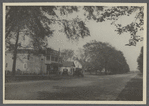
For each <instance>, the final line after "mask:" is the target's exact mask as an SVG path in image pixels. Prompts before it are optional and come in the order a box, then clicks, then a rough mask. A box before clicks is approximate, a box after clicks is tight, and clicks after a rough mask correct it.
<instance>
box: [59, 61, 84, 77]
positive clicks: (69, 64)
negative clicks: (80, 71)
mask: <svg viewBox="0 0 149 106" xmlns="http://www.w3.org/2000/svg"><path fill="white" fill-rule="evenodd" d="M76 68H82V65H81V64H80V62H78V61H77V60H74V61H64V62H62V67H60V73H61V74H62V73H63V71H64V70H65V69H67V70H68V75H73V73H74V71H75V70H76Z"/></svg>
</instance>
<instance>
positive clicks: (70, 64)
mask: <svg viewBox="0 0 149 106" xmlns="http://www.w3.org/2000/svg"><path fill="white" fill-rule="evenodd" d="M62 66H63V67H75V64H74V62H71V61H65V62H63V63H62Z"/></svg>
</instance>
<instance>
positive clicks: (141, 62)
mask: <svg viewBox="0 0 149 106" xmlns="http://www.w3.org/2000/svg"><path fill="white" fill-rule="evenodd" d="M137 62H138V69H139V70H140V72H141V73H143V47H141V51H140V55H139V57H138V59H137Z"/></svg>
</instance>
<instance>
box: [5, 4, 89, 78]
mask: <svg viewBox="0 0 149 106" xmlns="http://www.w3.org/2000/svg"><path fill="white" fill-rule="evenodd" d="M56 9H60V10H61V11H60V13H61V15H63V14H66V13H67V12H68V13H72V12H73V11H77V9H76V7H73V6H72V7H71V6H62V7H55V6H43V7H41V6H7V7H6V15H5V18H6V25H5V26H6V30H5V31H6V35H5V38H6V45H7V46H6V47H7V48H12V49H13V55H14V56H13V57H14V59H13V67H12V73H13V74H12V75H13V76H15V67H16V57H17V49H18V47H19V37H20V35H21V34H20V33H21V32H23V33H24V35H28V36H29V37H30V38H32V45H33V47H34V49H41V48H42V47H43V41H44V39H45V37H46V36H48V37H50V36H52V32H53V31H52V30H51V28H50V25H51V24H54V23H56V22H58V23H61V24H62V25H63V28H64V30H63V32H64V33H65V34H66V35H67V38H69V39H78V38H79V37H82V38H83V37H85V36H89V30H88V28H87V27H85V24H84V22H83V21H81V20H79V19H74V20H64V19H61V20H60V19H59V18H58V16H57V14H56V12H55V10H56ZM47 15H48V16H47ZM50 16H52V18H51V17H50ZM49 17H50V18H49ZM24 30H26V31H25V32H24ZM12 38H14V41H15V43H14V44H13V43H12V42H11V39H12Z"/></svg>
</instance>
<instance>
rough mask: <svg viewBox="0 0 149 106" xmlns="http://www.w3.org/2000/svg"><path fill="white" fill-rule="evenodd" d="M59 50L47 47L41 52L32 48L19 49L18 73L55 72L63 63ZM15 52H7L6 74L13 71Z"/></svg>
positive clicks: (46, 73)
mask: <svg viewBox="0 0 149 106" xmlns="http://www.w3.org/2000/svg"><path fill="white" fill-rule="evenodd" d="M59 54H60V53H59V51H56V50H53V49H49V48H48V49H46V50H43V52H39V51H36V50H32V49H18V53H17V60H16V73H17V72H19V73H20V72H21V74H26V73H28V74H44V75H48V74H54V73H56V72H57V71H58V67H60V65H61V58H60V56H59ZM12 64H13V52H12V51H6V52H5V70H6V74H7V73H11V72H12Z"/></svg>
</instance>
